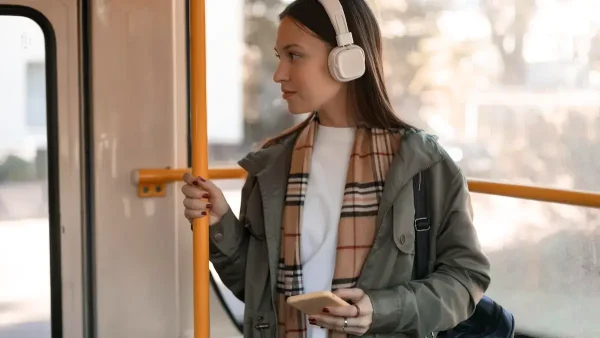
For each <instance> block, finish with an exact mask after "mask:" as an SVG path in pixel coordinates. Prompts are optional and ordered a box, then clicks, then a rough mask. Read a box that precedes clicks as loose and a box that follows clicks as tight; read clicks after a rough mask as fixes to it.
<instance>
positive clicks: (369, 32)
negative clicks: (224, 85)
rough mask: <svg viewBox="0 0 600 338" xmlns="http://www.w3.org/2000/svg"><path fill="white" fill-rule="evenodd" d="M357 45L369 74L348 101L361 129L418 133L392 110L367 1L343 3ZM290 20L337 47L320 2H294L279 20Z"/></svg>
mask: <svg viewBox="0 0 600 338" xmlns="http://www.w3.org/2000/svg"><path fill="white" fill-rule="evenodd" d="M340 3H341V5H342V8H343V9H344V14H345V16H346V21H347V23H348V28H349V29H350V32H351V33H352V37H353V38H354V44H356V45H358V46H360V47H362V48H363V50H364V52H365V62H366V70H365V74H364V75H363V76H361V77H360V78H358V79H356V80H353V81H351V82H349V83H348V86H349V95H348V99H349V100H352V101H351V102H350V105H349V106H350V107H354V108H353V109H352V113H353V114H354V118H355V121H357V122H358V125H359V126H363V127H367V128H382V129H415V127H413V126H412V125H410V124H408V123H406V122H404V121H402V120H401V119H400V118H399V117H398V116H396V114H394V110H393V108H392V104H391V102H390V99H389V97H388V93H387V89H386V86H385V82H384V76H383V61H382V58H383V48H382V42H381V31H380V29H379V25H378V23H377V19H376V18H375V15H374V14H373V12H372V11H371V8H369V5H367V3H366V2H365V1H364V0H340ZM286 17H289V18H291V19H293V20H294V21H295V22H296V23H297V24H299V26H300V27H301V28H303V29H307V30H308V31H309V32H310V33H311V34H313V35H316V36H317V37H319V38H320V39H322V40H323V41H325V42H327V43H328V44H329V45H330V46H331V47H335V46H337V42H336V38H335V35H336V34H335V30H334V28H333V25H332V24H331V21H330V19H329V16H328V15H327V12H326V11H325V8H323V6H322V5H321V3H320V2H319V1H318V0H295V1H294V2H292V3H290V4H289V5H288V6H287V7H286V8H285V9H284V10H283V12H281V14H279V20H283V18H286ZM311 118H312V115H311V116H310V117H309V118H308V119H307V120H305V121H304V122H302V123H300V124H298V125H296V126H294V127H292V128H290V129H288V130H287V131H285V132H283V133H282V134H281V135H279V136H278V137H275V138H273V139H271V140H268V141H267V142H265V144H264V146H269V145H271V144H273V143H275V142H276V141H277V140H278V139H280V138H281V137H283V136H285V135H289V134H290V133H293V132H294V131H296V130H298V129H301V128H303V127H304V126H306V124H307V123H308V122H309V120H310V119H311Z"/></svg>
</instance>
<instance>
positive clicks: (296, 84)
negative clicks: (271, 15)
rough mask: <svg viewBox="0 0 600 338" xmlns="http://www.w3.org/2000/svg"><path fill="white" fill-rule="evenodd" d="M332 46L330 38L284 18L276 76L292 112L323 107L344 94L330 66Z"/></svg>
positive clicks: (277, 49)
mask: <svg viewBox="0 0 600 338" xmlns="http://www.w3.org/2000/svg"><path fill="white" fill-rule="evenodd" d="M330 50H331V47H330V46H329V45H328V44H327V43H326V42H324V41H323V40H321V39H319V38H318V37H317V36H316V35H313V34H311V33H309V31H308V29H307V28H304V27H303V28H300V26H299V24H298V23H297V22H295V21H294V20H293V19H291V18H288V17H285V18H283V20H281V22H280V24H279V28H278V30H277V41H276V44H275V52H276V55H277V57H278V58H279V65H278V66H277V70H276V71H275V74H274V75H273V80H274V81H275V82H277V83H279V84H280V85H281V92H282V96H283V99H284V100H286V102H287V104H288V110H289V111H290V113H292V114H302V113H308V112H312V111H315V110H319V109H321V108H322V107H323V106H324V105H326V104H328V103H329V102H330V101H332V100H333V99H334V98H336V97H339V96H340V95H341V92H342V87H343V85H344V84H343V83H340V82H337V81H335V80H334V79H333V78H332V77H331V75H330V74H329V69H328V66H327V58H328V56H329V51H330Z"/></svg>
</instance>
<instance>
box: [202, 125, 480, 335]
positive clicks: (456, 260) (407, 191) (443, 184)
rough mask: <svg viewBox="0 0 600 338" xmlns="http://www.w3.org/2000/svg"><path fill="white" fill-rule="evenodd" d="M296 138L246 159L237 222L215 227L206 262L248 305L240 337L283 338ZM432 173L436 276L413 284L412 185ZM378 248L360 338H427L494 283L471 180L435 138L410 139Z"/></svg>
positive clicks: (368, 265)
mask: <svg viewBox="0 0 600 338" xmlns="http://www.w3.org/2000/svg"><path fill="white" fill-rule="evenodd" d="M296 136H297V134H292V135H290V136H287V137H285V138H283V139H282V140H281V142H279V143H277V144H275V145H272V146H270V147H268V148H265V149H262V150H260V151H257V152H253V153H250V154H248V155H247V156H246V157H245V158H244V159H242V160H241V161H240V162H239V164H240V165H241V166H242V167H243V168H244V169H245V170H246V171H247V172H248V178H247V180H246V183H245V184H244V187H243V188H242V199H241V200H242V203H241V210H240V214H239V215H240V219H239V220H238V219H237V218H236V217H235V215H234V213H233V212H232V211H231V210H230V211H229V212H228V213H227V214H226V215H225V216H224V217H223V218H222V220H221V222H220V223H217V224H215V225H213V226H211V227H210V259H211V262H212V263H213V266H214V267H215V269H216V270H217V272H218V273H219V277H220V278H221V280H222V281H223V283H224V284H225V285H226V286H227V287H228V288H229V289H230V290H231V291H232V292H233V293H234V294H235V295H236V296H237V297H238V298H239V299H240V300H242V301H243V302H244V303H245V310H244V337H260V338H265V337H269V338H270V337H277V336H278V332H277V330H278V328H277V318H276V316H277V312H276V306H275V301H274V300H276V299H277V297H276V284H277V277H276V276H277V266H278V261H279V249H280V238H281V218H282V217H281V216H282V212H283V204H284V196H285V193H286V183H287V175H288V168H289V163H290V159H291V153H292V148H293V145H294V141H295V139H296ZM424 170H427V175H428V176H427V179H428V192H427V196H428V209H429V215H430V218H431V223H432V224H431V234H432V236H433V235H435V239H434V241H433V244H432V245H431V254H430V257H431V260H430V262H429V267H430V269H432V270H434V272H433V273H431V274H430V275H429V276H428V277H427V278H426V279H423V280H413V278H414V277H413V273H414V269H413V263H414V261H415V260H414V258H415V230H414V205H413V189H412V187H413V185H412V179H413V178H414V177H415V176H416V175H417V174H418V173H419V172H421V171H424ZM377 219H378V221H377V224H380V228H379V229H378V233H377V235H376V238H375V243H374V245H373V248H372V249H371V252H370V253H369V256H368V257H367V260H366V262H365V265H364V267H363V270H362V274H361V276H360V278H359V280H358V285H357V287H358V288H360V289H362V290H364V291H365V292H366V293H367V294H368V295H369V297H370V299H371V301H372V303H373V309H374V313H373V323H372V325H371V328H370V329H369V331H368V332H367V333H366V334H365V335H364V337H425V336H427V335H428V334H429V333H431V332H439V331H443V330H446V329H449V328H452V327H454V326H455V325H456V324H458V323H459V322H461V321H463V320H465V319H467V318H468V317H469V316H470V315H471V314H472V313H473V312H474V310H475V304H476V303H477V302H478V301H479V300H480V299H481V297H482V296H483V293H484V292H485V290H486V289H487V287H488V285H489V283H490V275H489V272H490V265H489V261H488V259H487V258H486V256H485V255H484V254H483V253H482V251H481V248H480V245H479V241H478V238H477V234H476V231H475V228H474V227H473V213H472V209H471V202H470V197H469V191H468V187H467V182H466V179H465V177H464V175H463V173H462V171H461V170H460V168H459V167H458V166H457V165H456V164H455V163H454V162H453V161H452V159H451V158H450V157H449V155H448V154H447V153H446V152H445V151H444V150H443V149H442V147H441V146H440V145H439V144H438V143H437V142H436V138H435V137H433V136H430V135H428V134H425V133H423V132H417V131H412V130H411V131H407V132H406V133H405V135H404V137H403V141H402V144H401V146H400V149H399V151H398V154H397V155H396V156H395V158H394V160H393V163H392V165H391V167H390V171H389V173H388V177H387V181H386V183H385V187H384V192H383V196H382V199H381V204H380V207H379V213H378V216H377Z"/></svg>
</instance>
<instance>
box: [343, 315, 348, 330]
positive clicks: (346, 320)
mask: <svg viewBox="0 0 600 338" xmlns="http://www.w3.org/2000/svg"><path fill="white" fill-rule="evenodd" d="M347 327H348V318H346V317H344V326H342V330H343V331H346V328H347Z"/></svg>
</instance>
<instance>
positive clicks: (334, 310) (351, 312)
mask: <svg viewBox="0 0 600 338" xmlns="http://www.w3.org/2000/svg"><path fill="white" fill-rule="evenodd" d="M323 312H325V313H327V314H329V315H331V316H335V317H356V316H358V310H357V308H356V307H355V306H354V305H347V306H332V307H328V308H325V309H323Z"/></svg>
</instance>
